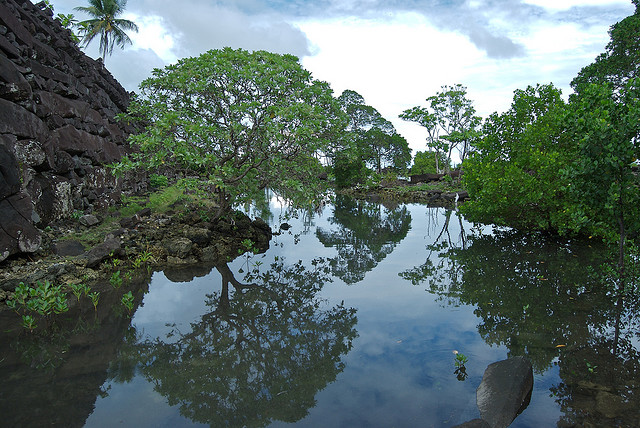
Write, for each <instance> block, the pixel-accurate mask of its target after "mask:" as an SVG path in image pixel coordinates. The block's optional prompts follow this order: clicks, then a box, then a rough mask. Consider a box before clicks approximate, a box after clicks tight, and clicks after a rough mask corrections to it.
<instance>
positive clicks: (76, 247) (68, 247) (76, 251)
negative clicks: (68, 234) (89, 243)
mask: <svg viewBox="0 0 640 428" xmlns="http://www.w3.org/2000/svg"><path fill="white" fill-rule="evenodd" d="M53 252H54V253H55V254H57V255H59V256H61V257H68V256H79V255H81V254H82V253H84V252H85V248H84V246H83V245H82V244H81V243H80V242H78V241H74V240H72V239H69V240H65V241H58V242H56V243H55V244H53Z"/></svg>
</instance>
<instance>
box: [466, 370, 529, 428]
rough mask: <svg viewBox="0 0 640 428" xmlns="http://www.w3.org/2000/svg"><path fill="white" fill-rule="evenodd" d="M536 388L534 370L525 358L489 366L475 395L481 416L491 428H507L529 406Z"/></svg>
mask: <svg viewBox="0 0 640 428" xmlns="http://www.w3.org/2000/svg"><path fill="white" fill-rule="evenodd" d="M532 389H533V368H532V366H531V362H530V361H529V360H527V359H526V358H525V357H514V358H509V359H506V360H503V361H498V362H495V363H493V364H490V365H489V366H488V367H487V369H486V370H485V371H484V375H483V376H482V382H480V386H479V387H478V390H477V392H476V402H477V404H478V409H479V410H480V416H481V418H482V419H483V420H485V421H486V422H487V423H488V424H489V426H491V428H505V427H508V426H509V425H510V424H511V422H513V420H514V419H515V418H516V416H518V415H519V414H520V413H521V412H522V411H523V410H524V409H525V408H526V407H527V406H528V405H529V399H530V397H531V390H532Z"/></svg>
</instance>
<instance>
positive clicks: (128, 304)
mask: <svg viewBox="0 0 640 428" xmlns="http://www.w3.org/2000/svg"><path fill="white" fill-rule="evenodd" d="M122 306H124V307H125V308H127V312H129V315H131V311H132V310H133V294H132V293H131V291H129V292H127V293H126V294H124V295H123V296H122Z"/></svg>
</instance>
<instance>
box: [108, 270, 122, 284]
mask: <svg viewBox="0 0 640 428" xmlns="http://www.w3.org/2000/svg"><path fill="white" fill-rule="evenodd" d="M109 283H110V284H111V286H112V287H113V288H120V286H121V285H122V276H121V275H120V271H119V270H118V271H115V272H114V273H112V274H111V278H109Z"/></svg>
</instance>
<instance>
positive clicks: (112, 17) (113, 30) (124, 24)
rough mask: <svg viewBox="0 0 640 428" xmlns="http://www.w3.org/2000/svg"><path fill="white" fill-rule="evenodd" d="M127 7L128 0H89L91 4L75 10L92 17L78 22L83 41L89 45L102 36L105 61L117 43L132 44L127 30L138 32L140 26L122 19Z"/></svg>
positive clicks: (121, 44)
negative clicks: (121, 16)
mask: <svg viewBox="0 0 640 428" xmlns="http://www.w3.org/2000/svg"><path fill="white" fill-rule="evenodd" d="M126 7H127V0H89V6H88V7H85V6H79V7H76V8H75V10H77V11H80V12H84V13H86V14H87V15H89V16H91V19H87V20H86V21H81V22H79V23H78V27H79V28H80V32H81V33H80V35H81V36H82V43H83V44H84V45H85V47H86V46H88V45H89V43H91V42H92V41H93V39H95V38H96V37H97V36H100V54H102V60H103V61H104V60H105V58H106V56H107V54H109V55H111V53H112V52H113V47H114V46H115V45H118V46H120V47H121V48H123V49H124V47H125V45H126V44H132V42H131V39H130V38H129V36H128V35H127V33H126V32H127V31H135V32H138V26H137V25H136V24H135V23H134V22H132V21H129V20H128V19H121V18H118V16H120V15H122V13H123V12H124V10H125V8H126Z"/></svg>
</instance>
